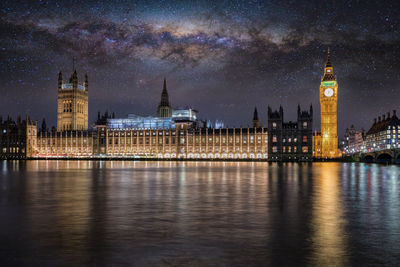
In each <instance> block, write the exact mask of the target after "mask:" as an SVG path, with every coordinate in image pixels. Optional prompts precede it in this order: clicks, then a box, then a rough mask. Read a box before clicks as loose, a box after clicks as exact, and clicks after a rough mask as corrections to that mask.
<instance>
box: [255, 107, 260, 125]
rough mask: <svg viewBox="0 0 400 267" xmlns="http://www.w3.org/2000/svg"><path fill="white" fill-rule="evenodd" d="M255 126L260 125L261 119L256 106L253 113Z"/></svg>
mask: <svg viewBox="0 0 400 267" xmlns="http://www.w3.org/2000/svg"><path fill="white" fill-rule="evenodd" d="M253 127H254V128H258V127H260V121H259V120H258V112H257V107H254V114H253Z"/></svg>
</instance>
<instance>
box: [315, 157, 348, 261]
mask: <svg viewBox="0 0 400 267" xmlns="http://www.w3.org/2000/svg"><path fill="white" fill-rule="evenodd" d="M315 166H316V168H315V173H314V177H315V179H314V188H315V197H314V200H313V202H314V205H313V216H312V221H313V222H312V227H313V235H312V237H311V240H312V242H313V253H312V254H311V257H310V261H311V262H312V264H313V265H318V266H328V265H331V266H346V265H348V251H349V250H348V246H347V233H346V231H345V224H346V220H345V218H344V216H343V205H342V199H341V188H340V182H341V180H340V167H341V164H339V163H316V164H315ZM317 166H318V167H317Z"/></svg>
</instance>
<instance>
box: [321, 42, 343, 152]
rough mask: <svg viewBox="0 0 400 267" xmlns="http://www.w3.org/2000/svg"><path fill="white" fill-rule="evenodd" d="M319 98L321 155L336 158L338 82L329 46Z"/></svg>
mask: <svg viewBox="0 0 400 267" xmlns="http://www.w3.org/2000/svg"><path fill="white" fill-rule="evenodd" d="M319 100H320V105H321V156H322V157H323V158H335V157H337V156H338V137H337V100H338V84H337V82H336V77H335V75H334V74H333V66H332V63H331V57H330V51H329V48H328V58H327V60H326V64H325V69H324V75H323V76H322V79H321V85H320V87H319Z"/></svg>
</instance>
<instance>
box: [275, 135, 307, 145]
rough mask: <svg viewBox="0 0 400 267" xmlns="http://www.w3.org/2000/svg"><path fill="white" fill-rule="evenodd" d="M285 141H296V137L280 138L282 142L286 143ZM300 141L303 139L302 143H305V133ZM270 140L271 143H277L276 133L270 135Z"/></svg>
mask: <svg viewBox="0 0 400 267" xmlns="http://www.w3.org/2000/svg"><path fill="white" fill-rule="evenodd" d="M286 141H287V142H288V143H292V141H293V143H297V137H294V138H291V137H289V138H287V139H286V138H283V139H282V143H286ZM302 141H303V143H307V141H308V138H307V135H304V136H303V139H302ZM272 142H273V143H277V142H278V138H277V136H276V135H273V136H272Z"/></svg>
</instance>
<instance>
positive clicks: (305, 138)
mask: <svg viewBox="0 0 400 267" xmlns="http://www.w3.org/2000/svg"><path fill="white" fill-rule="evenodd" d="M303 143H307V135H304V136H303Z"/></svg>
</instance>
